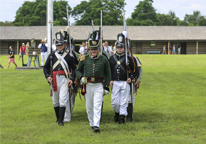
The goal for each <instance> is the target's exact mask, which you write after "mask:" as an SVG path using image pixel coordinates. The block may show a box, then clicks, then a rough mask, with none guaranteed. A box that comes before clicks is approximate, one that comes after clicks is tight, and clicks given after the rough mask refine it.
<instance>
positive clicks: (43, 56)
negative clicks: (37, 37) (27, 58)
mask: <svg viewBox="0 0 206 144" xmlns="http://www.w3.org/2000/svg"><path fill="white" fill-rule="evenodd" d="M38 48H39V49H40V52H41V67H43V66H44V61H45V62H46V60H47V56H48V53H47V48H48V44H47V43H46V42H45V40H44V39H42V40H41V43H40V44H39V45H38Z"/></svg>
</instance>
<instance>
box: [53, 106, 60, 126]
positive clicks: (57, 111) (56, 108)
mask: <svg viewBox="0 0 206 144" xmlns="http://www.w3.org/2000/svg"><path fill="white" fill-rule="evenodd" d="M54 111H55V114H56V118H57V121H56V122H58V120H59V106H58V107H54Z"/></svg>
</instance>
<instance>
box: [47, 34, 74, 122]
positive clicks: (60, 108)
mask: <svg viewBox="0 0 206 144" xmlns="http://www.w3.org/2000/svg"><path fill="white" fill-rule="evenodd" d="M55 35H56V48H57V50H56V51H55V52H53V53H52V57H50V56H51V54H50V55H49V57H48V59H47V61H46V63H45V65H44V67H43V70H44V75H45V77H46V79H47V80H48V82H49V83H51V85H52V86H51V87H52V101H53V106H54V110H55V114H56V117H57V122H58V125H59V126H63V125H64V123H63V119H64V115H65V109H66V103H67V101H68V98H69V92H68V87H70V86H71V85H72V83H73V81H74V77H75V69H76V65H75V62H74V59H73V58H72V57H71V56H70V54H69V53H68V52H66V50H65V46H66V43H65V42H64V34H63V33H61V32H57V33H56V34H55ZM70 68H71V69H72V74H71V75H70V71H69V70H70Z"/></svg>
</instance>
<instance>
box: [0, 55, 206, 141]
mask: <svg viewBox="0 0 206 144" xmlns="http://www.w3.org/2000/svg"><path fill="white" fill-rule="evenodd" d="M138 57H139V59H140V60H141V62H142V64H143V77H142V83H141V85H140V89H139V91H138V95H137V96H136V100H135V108H134V121H133V122H132V123H126V124H125V125H118V124H117V123H115V122H114V121H113V117H114V112H113V111H112V107H111V104H110V102H111V97H110V95H107V96H104V110H103V117H102V121H101V124H100V130H101V133H100V134H95V133H93V131H91V130H90V126H89V123H88V119H87V115H86V108H85V101H84V98H83V97H81V99H82V100H80V97H79V95H78V96H77V97H76V104H75V108H74V112H73V115H72V121H71V122H69V123H65V126H63V127H60V126H58V125H57V123H55V121H56V118H55V114H54V109H53V106H52V99H51V97H50V96H49V91H50V90H49V85H48V83H47V81H46V79H45V78H44V75H43V71H42V70H27V71H16V70H15V69H14V65H13V64H11V66H10V68H9V69H0V94H1V95H0V113H1V114H0V143H2V144H14V143H34V144H41V143H42V144H60V143H61V144H63V143H64V144H67V143H126V144H128V143H134V144H136V143H138V144H139V143H143V144H160V143H163V144H170V143H174V144H193V143H195V144H205V143H206V55H138ZM15 59H16V62H17V64H18V66H21V61H19V60H18V56H16V58H15ZM7 61H8V59H7V56H0V63H1V64H2V65H3V66H6V65H7Z"/></svg>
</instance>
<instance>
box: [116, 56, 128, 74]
mask: <svg viewBox="0 0 206 144" xmlns="http://www.w3.org/2000/svg"><path fill="white" fill-rule="evenodd" d="M114 60H115V61H116V63H117V61H118V59H117V56H116V55H114ZM124 60H125V57H122V58H121V59H120V60H119V62H120V65H118V64H116V65H115V68H114V69H117V67H118V66H120V68H121V69H122V70H123V71H124V72H126V70H125V68H124V67H123V66H122V65H121V63H122V62H123V61H124Z"/></svg>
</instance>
